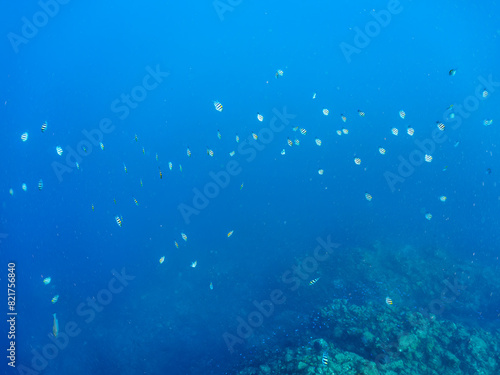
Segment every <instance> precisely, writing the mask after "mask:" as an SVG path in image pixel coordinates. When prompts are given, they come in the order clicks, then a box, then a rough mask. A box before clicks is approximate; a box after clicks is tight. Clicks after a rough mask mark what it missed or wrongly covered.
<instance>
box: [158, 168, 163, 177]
mask: <svg viewBox="0 0 500 375" xmlns="http://www.w3.org/2000/svg"><path fill="white" fill-rule="evenodd" d="M158 169H159V170H160V180H161V179H162V178H163V173H161V168H160V167H158Z"/></svg>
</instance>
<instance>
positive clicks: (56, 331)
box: [52, 313, 59, 337]
mask: <svg viewBox="0 0 500 375" xmlns="http://www.w3.org/2000/svg"><path fill="white" fill-rule="evenodd" d="M52 316H53V317H54V324H53V325H52V334H53V335H54V337H57V335H58V334H59V321H58V320H57V318H56V314H55V313H54V314H52Z"/></svg>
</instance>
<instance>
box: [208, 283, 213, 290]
mask: <svg viewBox="0 0 500 375" xmlns="http://www.w3.org/2000/svg"><path fill="white" fill-rule="evenodd" d="M209 287H210V290H214V284H212V282H211V281H210V285H209Z"/></svg>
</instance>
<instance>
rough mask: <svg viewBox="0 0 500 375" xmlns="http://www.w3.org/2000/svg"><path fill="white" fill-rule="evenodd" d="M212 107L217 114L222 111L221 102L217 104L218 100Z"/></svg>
mask: <svg viewBox="0 0 500 375" xmlns="http://www.w3.org/2000/svg"><path fill="white" fill-rule="evenodd" d="M214 107H215V109H216V110H217V111H218V112H222V110H223V109H224V107H223V106H222V104H221V102H219V101H218V100H214Z"/></svg>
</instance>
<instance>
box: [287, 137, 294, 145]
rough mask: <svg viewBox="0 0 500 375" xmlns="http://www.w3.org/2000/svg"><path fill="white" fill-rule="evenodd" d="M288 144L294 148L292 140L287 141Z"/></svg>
mask: <svg viewBox="0 0 500 375" xmlns="http://www.w3.org/2000/svg"><path fill="white" fill-rule="evenodd" d="M286 143H288V146H290V147H292V145H293V142H292V140H291V139H290V138H288V139H287V141H286Z"/></svg>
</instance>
